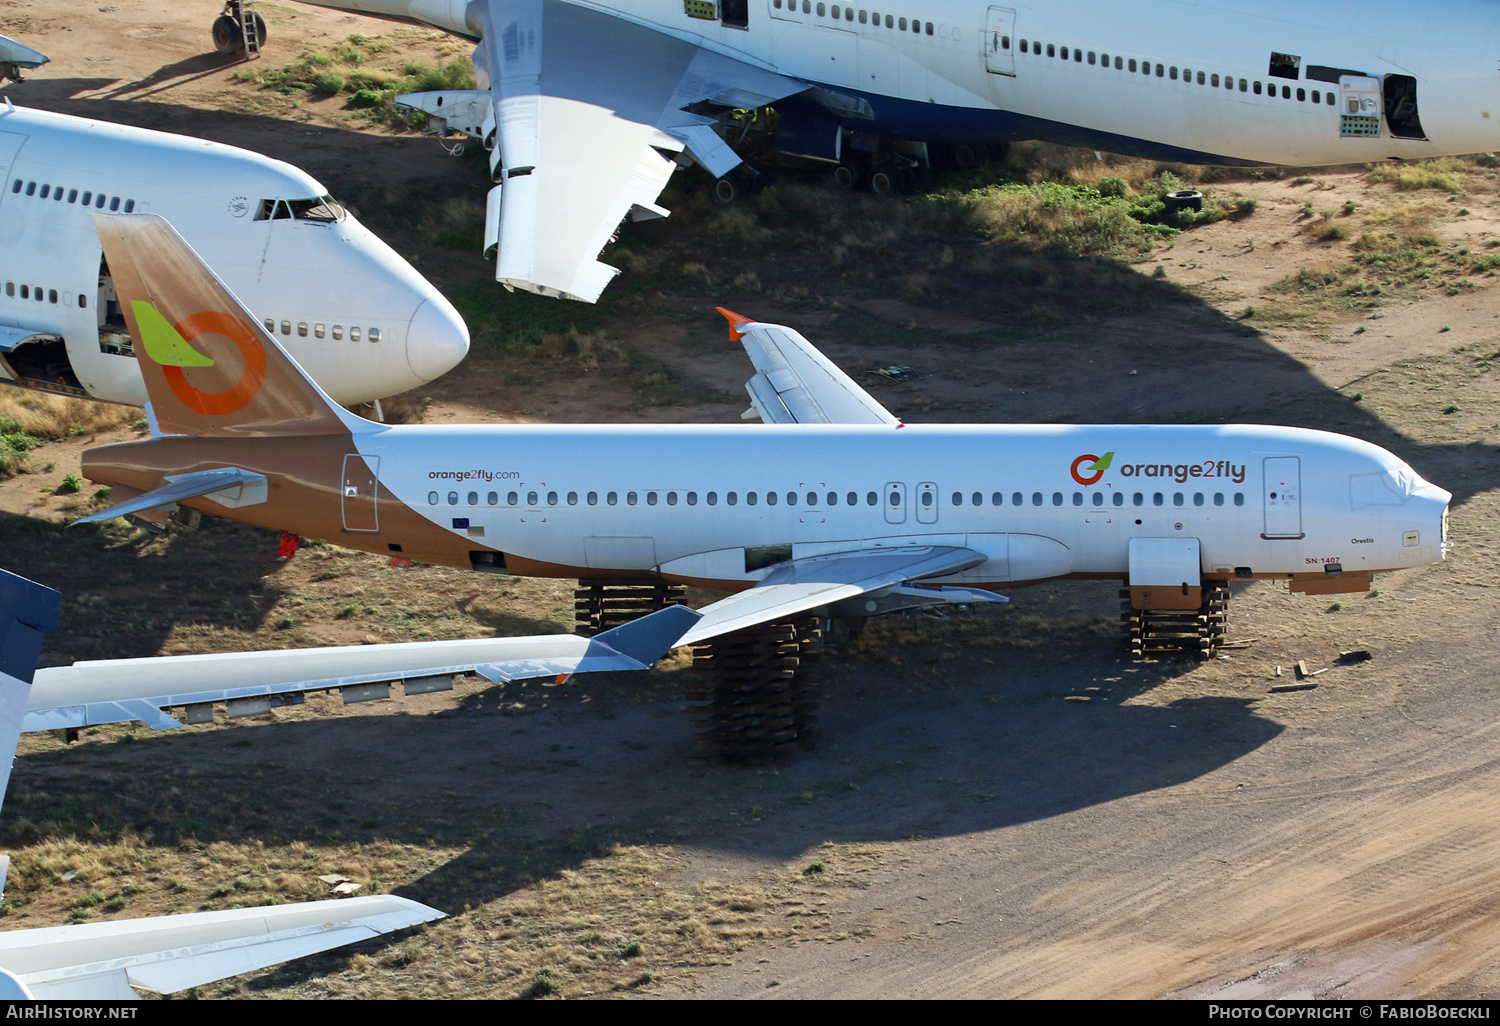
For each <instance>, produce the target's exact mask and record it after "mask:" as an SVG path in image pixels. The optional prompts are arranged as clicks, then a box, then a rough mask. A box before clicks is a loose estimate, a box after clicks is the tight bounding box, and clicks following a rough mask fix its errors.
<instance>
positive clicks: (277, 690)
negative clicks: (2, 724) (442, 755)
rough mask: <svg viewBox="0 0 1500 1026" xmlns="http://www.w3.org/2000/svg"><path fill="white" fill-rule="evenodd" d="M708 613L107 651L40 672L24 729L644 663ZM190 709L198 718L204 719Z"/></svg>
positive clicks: (250, 708) (259, 708)
mask: <svg viewBox="0 0 1500 1026" xmlns="http://www.w3.org/2000/svg"><path fill="white" fill-rule="evenodd" d="M698 615H699V614H697V613H696V612H694V611H693V610H691V609H688V608H687V607H686V606H668V607H667V608H666V609H661V610H658V611H657V612H655V613H652V614H651V615H650V616H644V617H642V618H640V619H639V620H635V621H632V622H631V623H628V624H625V625H624V626H623V627H616V628H615V629H614V630H612V631H606V632H605V633H603V634H599V635H597V636H595V637H592V638H580V637H577V636H575V635H572V634H554V635H541V636H536V637H522V638H476V639H470V640H458V641H419V642H405V643H401V644H394V645H349V646H339V647H334V648H302V649H288V650H282V651H270V652H227V653H222V654H216V655H186V656H156V657H152V658H147V659H100V660H90V661H86V662H78V663H74V664H73V665H72V666H57V667H49V668H46V669H42V670H38V671H36V683H35V684H34V686H33V687H32V689H31V698H30V700H29V702H28V703H27V706H26V715H25V720H24V721H23V723H22V729H23V730H26V731H34V730H60V729H64V728H69V727H85V726H94V725H97V724H100V723H119V722H124V721H127V720H141V721H143V722H144V723H146V724H147V725H148V726H150V727H154V728H156V729H159V730H161V729H170V728H172V727H180V726H182V722H181V721H179V720H177V719H175V718H173V717H172V716H171V715H170V714H168V713H167V712H165V711H164V710H166V709H170V708H173V707H176V706H183V707H197V709H198V710H201V712H202V713H204V714H206V715H204V717H203V718H204V719H205V720H206V719H211V718H212V708H211V707H210V705H209V704H210V703H214V702H225V703H229V705H230V714H231V715H235V714H236V713H239V714H241V715H249V714H253V713H256V712H264V711H266V710H268V709H269V708H270V707H271V704H272V703H273V702H275V701H282V700H284V699H285V698H287V697H293V698H294V699H295V696H298V695H300V693H301V692H303V691H320V690H325V689H329V688H365V689H366V690H363V691H355V692H346V693H345V697H346V700H354V701H358V700H363V699H364V698H367V697H384V696H383V695H378V694H372V693H371V691H369V690H368V688H369V686H371V685H381V684H390V683H394V682H397V681H401V682H405V687H406V693H407V694H414V693H425V692H429V691H440V690H447V689H448V688H451V687H452V678H453V676H454V675H455V674H460V673H477V674H479V675H480V676H481V677H484V678H485V679H486V680H490V681H506V680H521V679H524V678H528V677H552V676H570V675H572V674H575V673H593V672H596V671H600V670H644V669H646V668H648V667H649V666H650V665H651V664H652V663H654V662H656V660H658V659H660V658H661V657H662V656H663V655H664V654H665V653H666V652H667V651H668V650H669V649H671V648H672V646H673V644H674V643H676V641H677V639H678V638H679V637H681V636H682V634H683V632H685V631H686V630H688V628H689V627H691V626H692V625H693V624H694V623H695V622H697V619H698ZM193 712H194V710H193V709H191V708H190V709H189V714H188V717H189V720H190V722H197V721H198V720H197V718H196V717H195V716H194V715H193Z"/></svg>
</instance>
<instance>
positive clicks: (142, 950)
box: [0, 894, 444, 1001]
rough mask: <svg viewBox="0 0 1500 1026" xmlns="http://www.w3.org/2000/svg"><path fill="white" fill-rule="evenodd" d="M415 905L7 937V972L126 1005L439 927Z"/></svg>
mask: <svg viewBox="0 0 1500 1026" xmlns="http://www.w3.org/2000/svg"><path fill="white" fill-rule="evenodd" d="M443 917H444V913H442V912H439V911H438V910H437V909H435V908H429V907H428V906H426V905H423V904H421V903H419V902H415V901H412V900H411V899H410V898H401V897H397V896H396V895H394V894H371V895H365V896H360V897H354V898H337V899H333V900H328V901H309V902H302V903H300V904H293V905H268V906H262V907H260V908H233V909H223V910H220V911H218V912H191V913H187V914H185V915H175V916H153V917H149V918H143V919H122V920H116V921H114V922H108V923H82V924H78V925H74V926H50V927H43V928H41V929H36V930H10V931H7V932H4V933H0V968H3V969H5V970H7V971H9V972H10V974H11V975H12V976H14V977H15V978H17V979H18V980H20V981H21V983H23V984H24V985H25V986H26V988H27V989H28V990H29V991H30V992H31V996H33V997H35V998H37V999H39V1000H44V1001H45V1000H51V1001H58V1000H67V1001H120V1000H135V999H136V998H138V997H139V996H140V995H139V994H137V993H136V992H135V991H134V990H133V989H132V988H133V987H139V988H140V989H141V990H146V991H154V992H155V993H158V994H175V993H176V992H178V991H181V990H187V989H188V988H189V987H199V986H202V985H203V984H206V983H212V982H213V981H215V980H222V979H224V978H225V977H229V976H239V975H240V974H242V973H248V972H252V971H253V970H256V969H264V968H266V967H267V966H272V965H277V964H279V963H281V962H286V961H290V960H291V959H294V958H301V957H302V956H304V955H311V954H315V953H317V952H319V951H328V950H329V949H331V948H337V947H342V946H343V945H345V944H353V943H356V942H358V941H362V940H369V939H370V938H372V937H378V936H380V935H381V934H383V933H391V932H392V931H395V930H404V929H407V928H408V927H412V926H418V925H420V924H422V923H429V922H432V921H433V920H435V919H442V918H443Z"/></svg>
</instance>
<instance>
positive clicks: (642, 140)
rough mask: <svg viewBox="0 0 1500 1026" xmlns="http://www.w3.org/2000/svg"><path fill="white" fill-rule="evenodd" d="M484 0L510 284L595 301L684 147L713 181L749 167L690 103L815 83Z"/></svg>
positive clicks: (497, 230) (774, 93) (576, 16)
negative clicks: (609, 254) (605, 258)
mask: <svg viewBox="0 0 1500 1026" xmlns="http://www.w3.org/2000/svg"><path fill="white" fill-rule="evenodd" d="M475 6H476V7H478V8H480V10H478V11H475V10H473V8H471V9H470V10H471V15H477V16H478V18H479V20H480V21H481V23H482V29H483V39H482V40H481V42H480V44H479V47H478V49H477V50H476V51H475V53H474V66H475V71H476V74H477V77H478V79H479V83H480V85H481V87H487V88H488V89H489V90H490V98H491V103H492V110H491V117H492V118H493V122H494V130H495V148H494V150H493V151H492V152H491V154H490V161H491V170H492V172H493V174H494V177H495V180H496V181H497V182H499V183H500V184H499V185H498V186H496V188H495V190H493V191H492V193H491V197H490V203H489V205H488V208H489V209H488V211H487V214H486V218H487V224H486V228H485V239H486V242H487V244H489V243H493V244H494V245H496V247H497V253H496V265H495V278H496V280H497V281H500V282H502V283H503V284H505V285H507V286H513V287H516V288H522V289H527V290H529V291H532V292H540V293H542V294H544V295H551V296H562V297H565V298H569V299H578V300H582V301H584V302H589V303H592V302H594V301H595V300H597V299H598V298H599V294H600V293H601V292H602V291H603V290H604V286H605V285H606V284H608V283H609V281H610V279H611V278H613V277H614V276H615V274H616V273H617V270H616V268H613V267H610V266H608V265H607V264H604V263H601V262H600V261H599V259H598V256H599V252H600V250H602V249H603V248H604V246H605V245H606V244H607V243H608V242H609V241H610V239H611V238H612V237H613V235H614V233H615V230H616V228H617V227H618V226H619V224H620V222H621V221H622V220H624V218H625V217H626V216H627V215H634V216H635V217H636V218H637V219H641V218H649V217H665V216H666V215H667V213H668V211H666V210H664V209H663V208H661V207H659V206H657V205H656V198H657V197H658V196H659V195H660V194H661V190H662V188H663V187H664V186H665V185H666V182H667V178H668V177H669V176H670V175H671V173H672V171H673V170H674V169H675V168H676V167H677V160H676V158H677V157H678V155H679V154H682V153H683V152H684V151H687V153H688V154H689V155H691V156H693V157H694V158H695V159H697V160H698V161H699V162H700V163H702V164H703V165H704V166H705V167H707V168H708V169H709V170H710V172H711V173H713V174H715V175H722V174H724V173H725V172H727V171H729V170H730V169H731V168H733V167H734V166H735V165H736V164H738V163H739V158H738V157H737V156H735V155H734V153H733V152H732V151H730V150H729V148H728V147H727V146H725V145H724V143H723V142H722V140H720V139H719V138H718V136H717V135H716V134H715V133H714V132H713V130H712V129H711V128H710V127H709V125H711V124H712V121H711V119H709V118H706V117H701V116H699V115H696V114H690V113H688V112H686V111H684V110H683V108H684V107H686V106H689V105H691V104H695V103H699V102H708V103H712V104H715V105H718V106H724V107H738V108H749V107H757V106H763V105H765V104H768V103H771V102H772V101H774V100H777V99H780V98H781V97H784V96H789V95H791V94H793V93H798V92H802V91H803V90H805V89H806V88H807V84H806V83H805V82H799V81H797V80H795V79H791V78H787V77H785V76H783V75H779V74H776V73H774V72H771V71H766V70H763V69H761V68H757V67H755V66H754V65H752V64H749V63H746V62H744V61H739V60H735V59H733V58H730V57H725V56H723V55H721V54H717V53H713V52H711V51H708V50H704V49H702V48H701V47H698V46H696V45H694V44H692V43H687V42H683V41H681V40H678V39H675V38H673V37H671V36H668V35H665V34H663V33H661V32H658V31H656V30H654V29H649V28H646V27H644V26H641V25H637V24H634V23H632V22H630V21H628V20H626V19H624V18H621V17H618V16H616V15H614V14H612V13H604V12H601V11H596V10H592V9H590V8H587V7H580V6H577V5H574V4H570V3H565V2H563V0H480V2H479V3H478V4H476V5H475ZM403 99H404V98H403ZM497 200H498V201H497Z"/></svg>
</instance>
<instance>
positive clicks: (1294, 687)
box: [1271, 681, 1318, 694]
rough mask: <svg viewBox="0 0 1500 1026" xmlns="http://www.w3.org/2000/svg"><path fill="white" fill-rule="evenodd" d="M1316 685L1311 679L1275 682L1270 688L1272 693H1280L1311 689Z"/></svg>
mask: <svg viewBox="0 0 1500 1026" xmlns="http://www.w3.org/2000/svg"><path fill="white" fill-rule="evenodd" d="M1317 686H1318V685H1317V684H1315V683H1313V682H1312V681H1302V682H1301V683H1299V684H1276V685H1273V686H1272V688H1271V693H1272V694H1280V693H1281V692H1283V691H1311V690H1313V688H1315V687H1317Z"/></svg>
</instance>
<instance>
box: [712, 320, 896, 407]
mask: <svg viewBox="0 0 1500 1026" xmlns="http://www.w3.org/2000/svg"><path fill="white" fill-rule="evenodd" d="M718 310H719V313H721V314H723V315H724V316H725V318H727V319H728V321H729V337H730V338H731V339H736V340H738V341H739V343H740V344H741V345H743V346H744V347H745V352H746V353H748V354H749V356H750V362H751V363H753V364H754V365H755V376H754V377H753V378H751V379H750V380H749V381H748V382H746V384H745V391H747V392H749V393H750V402H751V404H752V407H751V409H752V410H753V411H754V412H755V413H758V414H760V419H761V420H763V421H765V422H766V423H767V424H900V423H901V421H900V420H898V419H897V418H896V417H895V416H894V415H893V414H892V413H891V412H890V411H889V410H887V409H886V408H885V407H884V406H882V405H880V403H879V401H877V400H876V398H875V397H874V396H872V395H871V394H870V393H869V392H866V391H865V390H864V389H863V388H860V387H859V386H858V385H857V384H855V383H854V379H853V378H851V377H849V375H847V374H845V373H844V372H843V371H841V370H839V368H838V366H837V365H836V364H835V363H834V362H833V361H832V360H830V359H828V357H826V356H824V355H823V354H822V353H820V352H818V350H817V349H816V347H814V346H813V344H812V343H811V342H809V341H808V340H807V339H805V338H803V337H802V335H801V333H800V332H797V331H793V330H792V329H791V328H788V327H784V326H782V325H780V324H762V323H760V322H759V321H752V320H751V319H750V318H748V317H742V316H740V315H739V314H737V313H733V312H731V311H729V310H726V309H724V308H723V307H722V306H721V307H719V308H718ZM746 416H747V417H748V416H750V413H749V412H748V411H747V412H746Z"/></svg>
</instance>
